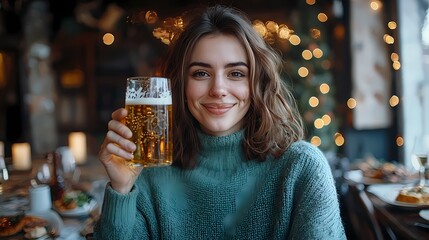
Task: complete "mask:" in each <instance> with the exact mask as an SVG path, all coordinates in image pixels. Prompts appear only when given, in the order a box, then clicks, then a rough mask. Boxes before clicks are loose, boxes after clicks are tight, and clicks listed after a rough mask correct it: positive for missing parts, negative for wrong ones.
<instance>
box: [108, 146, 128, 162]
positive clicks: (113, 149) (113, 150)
mask: <svg viewBox="0 0 429 240" xmlns="http://www.w3.org/2000/svg"><path fill="white" fill-rule="evenodd" d="M106 150H107V152H108V153H110V154H113V155H116V156H118V157H121V158H124V159H132V158H133V154H132V153H131V152H128V151H125V150H124V149H123V148H120V147H119V146H118V145H117V144H114V143H108V144H107V145H106Z"/></svg>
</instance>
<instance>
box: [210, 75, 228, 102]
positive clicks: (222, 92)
mask: <svg viewBox="0 0 429 240" xmlns="http://www.w3.org/2000/svg"><path fill="white" fill-rule="evenodd" d="M225 83H226V82H225V79H224V78H223V77H218V76H216V77H214V78H213V80H212V84H211V87H210V91H209V95H210V96H211V97H216V98H219V97H224V96H226V95H227V93H228V91H227V88H226V85H225Z"/></svg>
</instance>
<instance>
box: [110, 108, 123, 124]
mask: <svg viewBox="0 0 429 240" xmlns="http://www.w3.org/2000/svg"><path fill="white" fill-rule="evenodd" d="M126 116H127V110H126V109H125V108H119V109H117V110H115V111H114V112H113V113H112V119H114V120H118V121H121V120H122V119H123V118H125V117H126Z"/></svg>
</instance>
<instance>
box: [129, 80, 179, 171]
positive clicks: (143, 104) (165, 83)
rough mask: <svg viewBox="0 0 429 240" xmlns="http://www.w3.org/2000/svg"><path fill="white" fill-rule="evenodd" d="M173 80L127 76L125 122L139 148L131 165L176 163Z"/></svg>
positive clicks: (131, 160)
mask: <svg viewBox="0 0 429 240" xmlns="http://www.w3.org/2000/svg"><path fill="white" fill-rule="evenodd" d="M170 84H171V83H170V79H168V78H164V77H130V78H127V92H126V98H125V108H126V109H127V111H128V115H127V117H126V118H125V124H126V125H127V126H128V128H130V129H131V131H132V132H133V136H132V141H134V143H135V144H136V146H137V148H136V150H135V151H134V153H133V154H134V158H133V159H129V162H128V163H129V165H130V166H142V167H155V166H168V165H171V163H172V162H173V127H172V125H173V116H172V100H171V85H170Z"/></svg>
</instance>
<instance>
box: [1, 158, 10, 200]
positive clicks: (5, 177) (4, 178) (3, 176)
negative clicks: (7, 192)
mask: <svg viewBox="0 0 429 240" xmlns="http://www.w3.org/2000/svg"><path fill="white" fill-rule="evenodd" d="M7 180H9V172H8V171H7V167H6V162H5V160H4V157H3V156H0V194H2V193H3V184H4V183H5V182H6V181H7Z"/></svg>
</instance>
